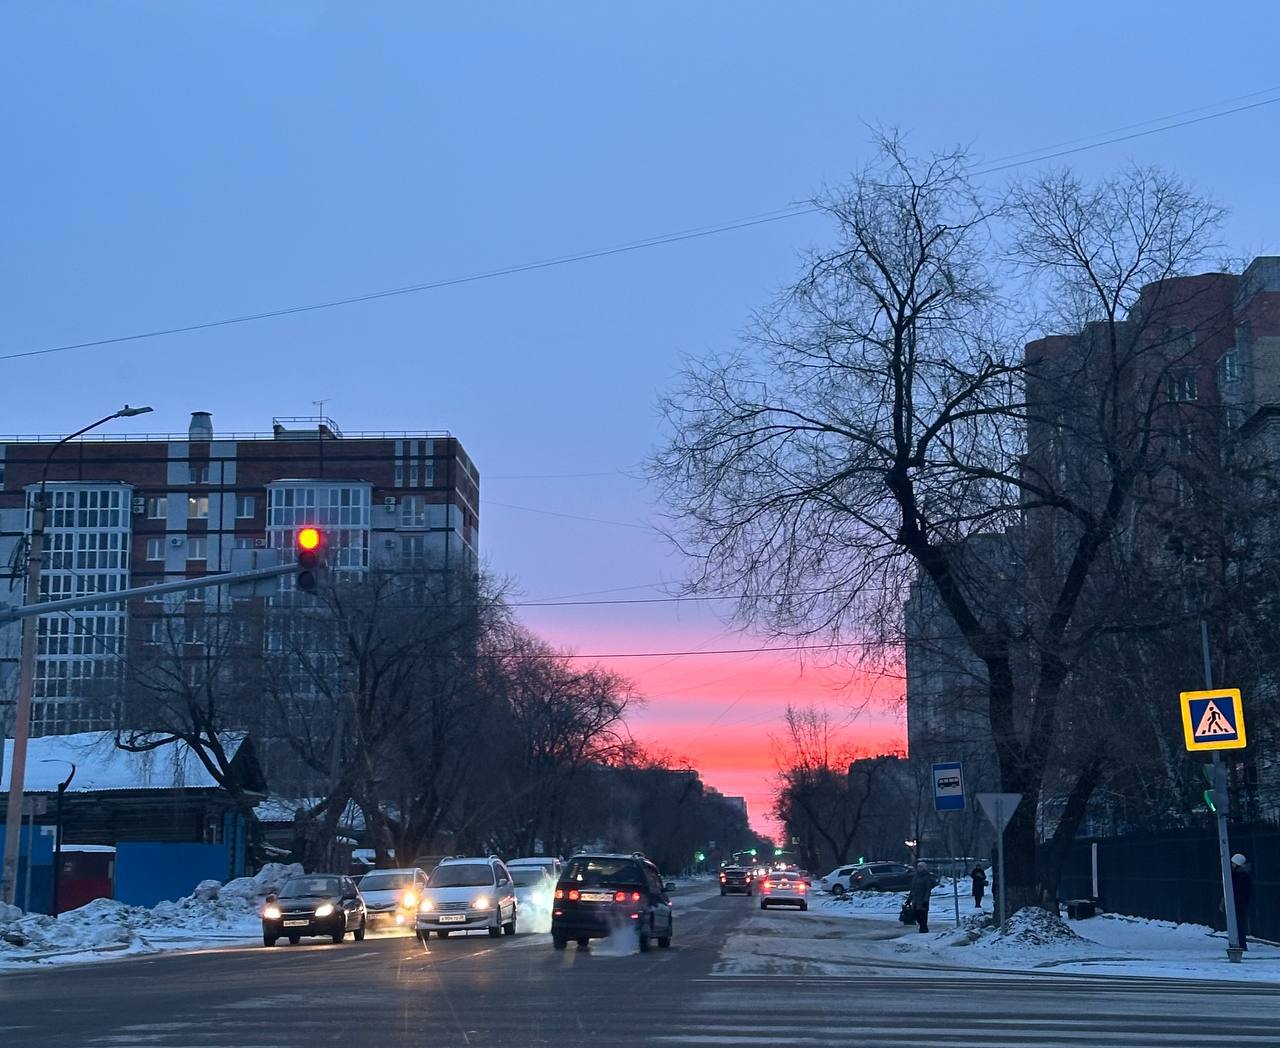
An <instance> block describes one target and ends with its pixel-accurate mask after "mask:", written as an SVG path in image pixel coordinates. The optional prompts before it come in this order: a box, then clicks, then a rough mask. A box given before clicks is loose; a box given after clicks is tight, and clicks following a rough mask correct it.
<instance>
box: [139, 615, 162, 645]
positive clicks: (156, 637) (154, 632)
mask: <svg viewBox="0 0 1280 1048" xmlns="http://www.w3.org/2000/svg"><path fill="white" fill-rule="evenodd" d="M162 640H164V622H163V621H162V620H161V619H148V620H147V621H146V623H145V628H144V630H143V634H142V643H143V644H159V643H160V642H161V641H162Z"/></svg>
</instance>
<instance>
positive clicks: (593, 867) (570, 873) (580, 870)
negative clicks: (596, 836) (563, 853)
mask: <svg viewBox="0 0 1280 1048" xmlns="http://www.w3.org/2000/svg"><path fill="white" fill-rule="evenodd" d="M562 879H563V880H566V881H572V882H573V883H574V884H585V885H593V884H643V883H644V875H643V874H642V873H641V871H640V865H639V864H638V863H637V862H636V861H635V860H634V859H606V858H596V859H587V858H581V859H572V860H570V862H569V866H568V869H566V870H565V875H564V877H563V878H562Z"/></svg>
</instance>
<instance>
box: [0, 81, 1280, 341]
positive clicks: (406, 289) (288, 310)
mask: <svg viewBox="0 0 1280 1048" xmlns="http://www.w3.org/2000/svg"><path fill="white" fill-rule="evenodd" d="M1270 90H1274V88H1268V89H1266V90H1265V91H1259V92H1251V93H1250V94H1248V95H1237V96H1234V97H1235V98H1250V97H1253V96H1255V95H1257V94H1263V93H1266V91H1270ZM1231 100H1232V99H1227V100H1223V101H1219V102H1217V103H1211V104H1210V105H1208V106H1201V107H1199V109H1201V110H1202V109H1207V108H1211V106H1214V105H1223V104H1225V102H1227V101H1231ZM1276 102H1280V95H1277V96H1275V97H1272V98H1265V99H1262V100H1260V101H1257V102H1250V103H1247V104H1244V105H1238V106H1233V107H1232V108H1229V109H1223V110H1219V111H1216V112H1211V113H1206V114H1204V115H1202V116H1196V117H1191V118H1188V119H1186V120H1177V121H1174V122H1172V123H1161V122H1162V121H1168V120H1171V119H1172V117H1174V116H1178V115H1181V114H1180V113H1175V114H1168V115H1166V116H1163V117H1155V118H1153V119H1152V120H1148V121H1144V122H1143V123H1148V124H1150V123H1159V126H1157V127H1151V128H1147V129H1146V130H1142V131H1134V132H1132V133H1128V134H1121V135H1116V136H1114V137H1110V138H1104V139H1102V140H1100V141H1097V142H1090V143H1088V144H1085V145H1078V146H1071V147H1069V148H1064V149H1057V150H1056V151H1051V152H1044V149H1045V148H1049V149H1053V148H1054V147H1042V148H1041V149H1040V150H1031V151H1028V152H1030V153H1031V154H1032V155H1029V156H1024V157H1023V158H1022V159H1015V160H1011V161H1009V162H1007V163H997V164H996V165H995V166H988V167H979V168H976V169H975V170H974V171H973V172H972V174H973V175H974V176H981V175H990V174H995V173H997V172H1000V171H1008V170H1010V169H1012V168H1015V167H1021V166H1023V165H1025V164H1031V163H1036V162H1040V161H1045V160H1056V159H1058V158H1060V157H1064V156H1070V155H1072V154H1075V153H1083V152H1087V151H1088V150H1091V149H1100V148H1102V147H1103V146H1108V145H1115V144H1116V143H1118V142H1129V141H1132V140H1134V139H1138V138H1145V137H1146V136H1148V135H1154V134H1160V133H1162V132H1165V131H1173V130H1177V129H1178V128H1182V127H1189V126H1191V125H1192V124H1200V123H1204V122H1205V121H1208V120H1217V119H1219V118H1221V117H1224V116H1231V115H1232V114H1235V113H1243V112H1246V111H1247V110H1251V109H1258V108H1260V107H1261V106H1268V105H1273V104H1274V103H1276ZM1197 111H1199V110H1197V109H1191V110H1182V111H1181V112H1182V113H1187V112H1197ZM1126 126H1127V127H1139V126H1142V125H1141V124H1130V125H1126ZM1011 155H1012V156H1014V157H1018V156H1019V155H1020V154H1016V153H1015V154H1011ZM819 210H821V209H820V208H818V207H815V206H813V205H799V204H797V205H793V206H790V207H785V208H777V209H775V210H773V211H766V212H763V213H762V214H758V215H751V216H748V217H746V218H741V219H736V220H734V221H730V222H722V223H719V224H717V225H711V226H702V227H698V228H694V229H688V230H680V231H678V232H674V233H663V234H659V235H657V236H653V237H647V238H645V239H643V240H636V241H631V242H630V243H625V244H618V245H616V246H613V247H606V248H597V249H594V250H589V251H580V252H576V253H574V254H568V255H558V256H554V257H551V258H543V259H537V260H535V261H532V262H521V263H517V264H514V265H509V266H502V267H499V268H497V269H489V270H483V271H481V272H478V273H470V274H466V275H464V276H457V277H447V278H444V279H441V280H432V281H426V282H423V283H418V284H408V285H405V286H403V287H397V288H386V289H383V290H380V291H370V292H366V293H364V294H359V295H349V296H346V297H343V298H336V299H328V300H325V301H322V302H312V303H307V304H305V305H298V306H286V307H283V308H280V309H269V310H263V311H261V312H258V313H246V314H242V315H240V316H234V317H226V318H223V319H219V320H206V321H201V322H198V323H193V324H182V325H178V326H176V327H169V328H157V329H155V330H151V331H141V332H135V333H133V334H130V335H117V336H115V337H113V338H100V339H92V340H89V341H86V342H72V343H67V344H64V345H60V346H49V347H46V348H44V349H28V350H23V351H20V352H17V353H5V354H0V360H18V359H20V358H23V357H37V356H44V355H46V354H49V353H65V352H68V351H69V350H75V349H92V348H96V347H101V346H113V345H120V344H122V343H125V342H139V341H143V340H145V339H152V338H161V337H164V336H167V335H180V334H186V333H189V332H193V331H204V330H208V329H210V328H218V327H229V326H231V325H233V324H247V323H251V322H253V321H257V320H268V319H271V318H273V317H284V316H293V315H295V314H298V313H311V312H316V311H318V310H324V309H334V308H337V307H339V306H349V305H355V304H357V303H361V302H372V301H376V300H377V299H382V298H394V297H397V296H401V295H412V294H418V293H420V292H424V291H436V290H439V289H441V288H447V287H456V286H458V285H460V284H471V283H475V282H477V281H481V280H492V279H495V278H497V277H504V276H513V275H515V274H518V273H529V272H534V271H536V270H540V269H551V268H553V267H556V266H565V265H571V264H573V263H577V262H587V261H591V260H594V259H598V258H607V257H609V256H611V255H620V254H624V253H626V252H630V251H641V250H644V249H646V248H652V247H661V246H664V245H667V244H677V243H681V242H683V241H686V240H697V239H701V238H703V237H710V236H717V235H719V234H721V233H728V232H732V231H734V230H738V229H748V228H751V227H753V226H760V225H765V224H767V223H771V222H780V221H784V220H786V219H791V218H799V217H801V216H803V215H811V214H815V213H816V212H818V211H819Z"/></svg>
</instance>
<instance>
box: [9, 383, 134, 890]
mask: <svg viewBox="0 0 1280 1048" xmlns="http://www.w3.org/2000/svg"><path fill="white" fill-rule="evenodd" d="M150 410H151V408H131V407H129V405H128V404H126V405H125V406H124V407H122V408H121V409H120V410H119V411H113V412H112V413H111V414H110V415H104V416H103V417H102V418H100V419H98V421H97V422H91V423H89V425H87V426H85V427H84V428H83V429H78V430H76V431H75V432H74V433H71V434H69V435H68V436H65V437H63V438H62V439H61V440H60V441H58V442H57V443H56V444H54V445H53V447H51V448H50V449H49V454H48V455H46V456H45V459H44V469H42V470H41V471H40V490H39V491H37V492H36V495H35V497H34V498H33V499H32V500H31V541H30V545H29V546H28V552H27V593H26V603H27V604H36V603H38V602H39V600H40V569H41V568H42V567H43V565H44V523H45V522H44V516H45V485H46V484H47V483H48V480H49V466H50V464H51V463H52V462H53V456H54V454H55V453H56V452H57V450H58V449H59V448H60V447H62V445H63V444H65V443H67V441H69V440H75V438H76V437H79V436H81V435H83V434H85V433H88V432H89V430H91V429H97V428H98V427H99V426H101V425H103V424H104V423H107V422H110V421H111V420H112V419H117V418H133V417H134V416H135V415H145V414H146V413H147V412H148V411H150ZM38 618H39V616H38V615H30V616H28V617H27V618H25V619H23V620H22V657H21V660H20V661H19V663H18V701H17V705H16V708H15V711H14V722H13V757H12V759H11V760H10V762H9V803H8V806H7V808H6V814H5V824H4V866H3V869H0V902H7V903H13V901H14V899H15V898H16V896H17V891H18V842H19V832H20V825H19V824H20V823H21V822H22V790H23V784H24V782H25V780H26V773H27V739H28V738H29V737H30V734H31V692H32V688H33V685H34V683H35V675H36V621H37V619H38Z"/></svg>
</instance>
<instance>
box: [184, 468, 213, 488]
mask: <svg viewBox="0 0 1280 1048" xmlns="http://www.w3.org/2000/svg"><path fill="white" fill-rule="evenodd" d="M187 482H188V483H189V484H208V483H209V467H208V465H204V466H188V467H187Z"/></svg>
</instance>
